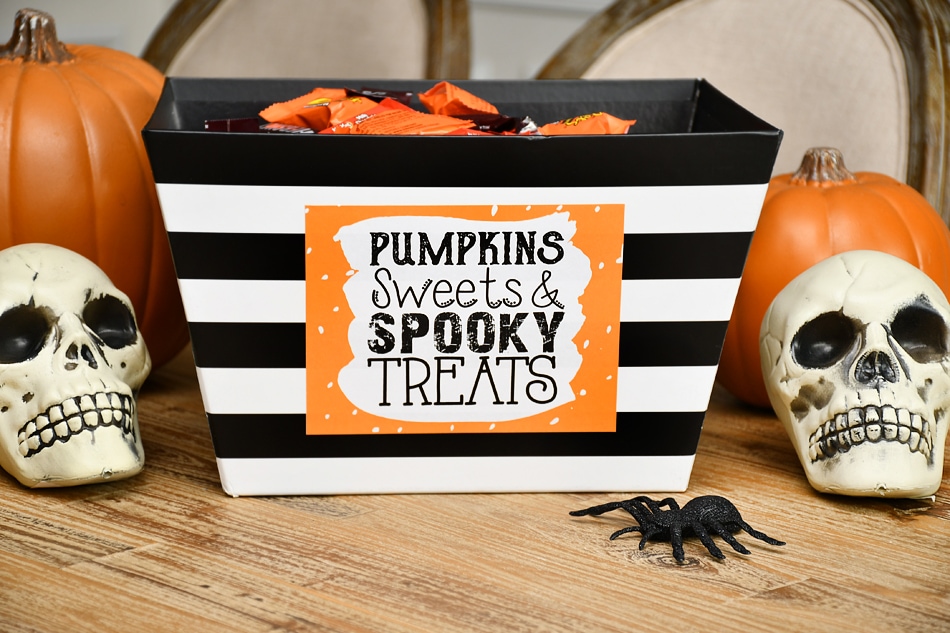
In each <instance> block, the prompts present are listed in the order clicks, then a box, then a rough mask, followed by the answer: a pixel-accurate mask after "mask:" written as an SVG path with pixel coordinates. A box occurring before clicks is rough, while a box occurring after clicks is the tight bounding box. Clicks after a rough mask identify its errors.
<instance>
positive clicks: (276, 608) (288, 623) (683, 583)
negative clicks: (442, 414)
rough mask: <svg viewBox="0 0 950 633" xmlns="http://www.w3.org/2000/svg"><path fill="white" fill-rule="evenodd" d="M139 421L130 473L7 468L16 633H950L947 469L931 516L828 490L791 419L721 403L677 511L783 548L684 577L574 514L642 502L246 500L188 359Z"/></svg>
mask: <svg viewBox="0 0 950 633" xmlns="http://www.w3.org/2000/svg"><path fill="white" fill-rule="evenodd" d="M140 415H141V416H142V420H141V424H142V432H143V438H144V441H145V444H146V451H147V456H146V469H145V471H144V472H143V473H142V474H140V475H138V476H136V477H134V478H132V479H129V480H125V481H120V482H110V483H107V484H101V485H95V486H85V487H79V488H71V489H54V490H44V491H36V490H27V489H25V488H23V487H22V486H20V485H19V484H18V483H16V481H15V480H13V479H12V478H10V477H9V476H7V475H5V474H2V475H0V630H2V631H4V632H6V631H12V632H19V631H29V632H31V633H35V632H43V633H45V632H47V631H48V632H50V633H52V632H57V633H58V632H61V631H80V632H81V633H83V632H85V631H118V630H123V631H127V630H149V631H153V630H154V631H165V630H169V631H171V630H183V631H184V630H188V631H201V632H202V633H205V632H209V633H213V632H215V631H224V630H226V631H230V632H233V633H242V632H248V633H262V632H273V631H397V632H403V631H405V632H412V631H436V630H437V631H440V632H441V631H445V632H447V633H452V632H455V631H459V632H462V631H465V632H470V631H506V632H507V631H515V632H517V631H553V632H559V631H564V632H567V631H572V632H573V631H578V630H596V631H605V632H614V631H617V632H619V631H636V630H642V629H644V628H648V629H650V630H654V631H670V632H673V631H682V630H697V629H698V630H721V631H743V632H759V631H761V632H766V631H827V630H829V628H833V629H834V630H840V631H843V632H850V631H855V632H857V631H862V632H864V631H870V630H873V631H898V630H919V631H925V632H929V631H943V630H950V623H948V617H950V616H948V614H950V602H948V600H950V598H948V596H950V483H948V477H947V475H946V472H947V471H946V469H945V477H944V485H943V486H942V487H941V489H940V491H939V492H938V493H937V495H936V496H935V499H934V500H933V501H918V500H889V499H874V498H848V497H840V496H834V495H824V494H820V493H817V492H815V491H814V490H812V489H811V487H810V486H809V485H808V483H807V481H806V479H805V477H804V473H803V471H802V469H801V466H800V465H799V463H798V459H797V457H796V456H795V453H794V451H793V449H792V447H791V444H790V442H789V441H788V438H787V437H786V436H785V434H784V430H783V429H782V427H781V425H780V423H779V422H778V420H777V419H776V418H775V417H774V416H773V415H771V413H770V412H766V411H761V410H752V409H748V408H745V407H743V406H741V405H739V404H738V403H736V402H735V401H734V400H732V399H731V397H730V396H728V394H725V393H724V392H721V391H719V390H717V391H716V393H714V397H713V403H712V405H711V408H710V412H709V415H708V416H707V420H706V424H705V428H704V431H703V436H702V438H701V440H700V445H699V452H698V455H697V458H696V465H695V468H694V471H693V476H692V480H691V482H690V487H689V491H688V492H687V493H685V494H676V495H673V496H674V497H675V498H676V499H677V500H678V501H680V503H684V502H685V501H686V500H688V499H690V498H692V497H695V496H698V495H701V494H719V495H723V496H726V497H727V498H729V499H730V500H732V501H733V502H734V503H735V505H736V506H737V507H738V508H739V510H740V511H741V512H742V514H743V516H744V518H745V519H746V520H747V521H748V522H749V523H750V524H752V525H753V526H754V527H755V528H757V529H760V530H762V531H764V532H766V533H768V534H769V535H771V536H773V537H775V538H779V539H782V540H785V541H787V542H788V545H786V546H785V547H773V546H770V545H767V544H765V543H762V542H760V541H756V540H755V539H753V538H752V537H750V536H748V535H745V534H739V535H738V539H739V540H740V542H742V543H743V544H744V545H746V546H747V547H748V548H749V549H750V550H751V555H749V556H742V555H740V554H738V553H735V552H733V551H732V550H731V549H730V548H728V546H725V545H724V544H723V551H724V552H725V554H726V559H725V560H724V561H719V560H716V559H714V558H712V557H711V556H710V555H709V554H708V552H706V550H705V548H704V547H703V546H702V544H701V543H699V542H698V541H697V540H696V539H689V540H687V542H686V543H685V545H684V547H685V553H686V560H685V563H684V564H678V563H676V561H675V560H674V559H673V557H672V553H671V549H670V545H669V543H662V542H650V543H648V544H647V545H646V546H645V547H644V549H643V550H640V549H639V548H638V541H639V539H638V538H637V536H636V535H633V534H632V535H629V536H628V537H623V538H620V539H617V540H615V541H610V540H609V539H608V537H609V535H610V533H611V532H613V531H614V530H616V529H618V528H619V527H623V526H626V525H629V524H630V523H631V518H630V517H629V516H624V514H623V513H619V512H617V513H611V514H608V515H604V516H602V517H597V518H594V517H570V516H569V515H568V512H569V511H570V510H575V509H579V508H583V507H587V506H590V505H595V504H598V503H602V502H604V501H608V500H611V499H618V498H625V497H629V496H633V493H630V494H628V495H623V494H611V495H604V494H591V493H583V494H508V495H504V494H484V495H479V494H474V495H388V496H387V495H365V496H335V497H316V496H314V497H274V498H267V497H262V498H253V497H245V498H237V499H234V498H231V497H229V496H228V495H226V494H224V492H223V491H222V490H221V487H220V483H219V481H218V478H217V472H216V466H215V462H214V452H213V448H212V446H211V438H210V435H209V433H208V430H207V422H206V420H205V417H204V412H203V409H202V405H201V399H200V394H199V393H198V390H197V383H196V379H195V376H194V367H193V365H192V364H191V360H190V358H189V357H188V356H187V355H183V356H180V357H179V358H177V359H176V360H175V361H173V363H171V364H170V365H169V366H166V367H165V368H163V369H162V370H160V371H159V372H157V373H156V375H155V376H153V377H152V378H150V379H149V383H147V387H146V389H143V392H142V395H141V396H140ZM654 496H656V497H658V498H659V497H661V496H667V495H666V494H665V493H663V492H662V491H658V492H657V494H656V495H654ZM717 540H718V538H717ZM60 594H62V595H63V597H62V598H60ZM38 595H39V596H42V600H41V601H42V606H41V607H39V608H34V607H33V605H34V603H36V602H37V596H38ZM49 596H55V597H56V600H55V608H50V605H51V604H52V603H51V601H50V599H49ZM103 597H107V598H103ZM113 598H114V599H113Z"/></svg>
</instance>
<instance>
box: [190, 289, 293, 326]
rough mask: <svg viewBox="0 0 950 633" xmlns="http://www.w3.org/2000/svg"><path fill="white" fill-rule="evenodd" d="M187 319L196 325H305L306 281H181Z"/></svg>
mask: <svg viewBox="0 0 950 633" xmlns="http://www.w3.org/2000/svg"><path fill="white" fill-rule="evenodd" d="M178 285H179V287H180V288H181V296H182V300H183V302H184V304H185V316H186V317H187V318H188V320H189V321H190V322H192V323H209V322H210V323H215V322H217V323H303V322H305V321H306V315H307V303H306V297H307V288H306V284H305V282H304V281H259V280H234V279H181V280H179V282H178Z"/></svg>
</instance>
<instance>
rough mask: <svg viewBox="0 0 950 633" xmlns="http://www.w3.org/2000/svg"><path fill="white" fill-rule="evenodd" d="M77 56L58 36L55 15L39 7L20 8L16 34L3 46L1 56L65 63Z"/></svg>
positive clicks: (0, 47)
mask: <svg viewBox="0 0 950 633" xmlns="http://www.w3.org/2000/svg"><path fill="white" fill-rule="evenodd" d="M74 57H75V56H74V55H73V54H72V53H70V52H69V51H68V50H66V45H65V44H63V43H62V42H60V41H59V39H58V38H57V37H56V23H55V22H54V21H53V16H51V15H50V14H49V13H44V12H43V11H37V10H36V9H20V10H19V11H17V14H16V18H15V20H14V22H13V37H11V38H10V41H9V42H7V43H6V44H5V45H3V46H0V59H9V60H22V61H28V62H42V63H53V62H56V63H62V62H66V61H69V60H71V59H73V58H74Z"/></svg>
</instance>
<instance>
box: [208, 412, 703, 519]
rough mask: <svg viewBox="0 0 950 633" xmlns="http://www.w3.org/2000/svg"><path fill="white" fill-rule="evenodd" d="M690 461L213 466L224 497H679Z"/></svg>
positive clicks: (377, 460) (331, 461) (310, 461)
mask: <svg viewBox="0 0 950 633" xmlns="http://www.w3.org/2000/svg"><path fill="white" fill-rule="evenodd" d="M262 432H264V431H263V430H262ZM694 460H695V455H670V456H602V457H424V458H422V457H374V458H368V457H367V458H293V459H290V458H271V459H218V460H217V461H218V472H219V473H220V476H221V485H222V487H223V488H224V491H225V492H226V493H228V494H230V495H233V496H240V495H334V494H396V493H445V492H623V493H631V492H638V493H649V492H659V491H663V492H683V491H685V490H686V488H687V486H688V485H689V477H690V473H691V471H692V468H693V461H694ZM569 509H577V508H569Z"/></svg>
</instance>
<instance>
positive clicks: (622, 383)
mask: <svg viewBox="0 0 950 633" xmlns="http://www.w3.org/2000/svg"><path fill="white" fill-rule="evenodd" d="M717 369H718V368H717V367H716V366H708V367H707V366H700V367H620V368H618V369H617V411H624V412H636V411H652V412H661V411H705V410H706V409H707V408H708V407H709V397H710V396H711V395H712V388H713V381H714V380H715V379H716V370H717Z"/></svg>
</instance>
